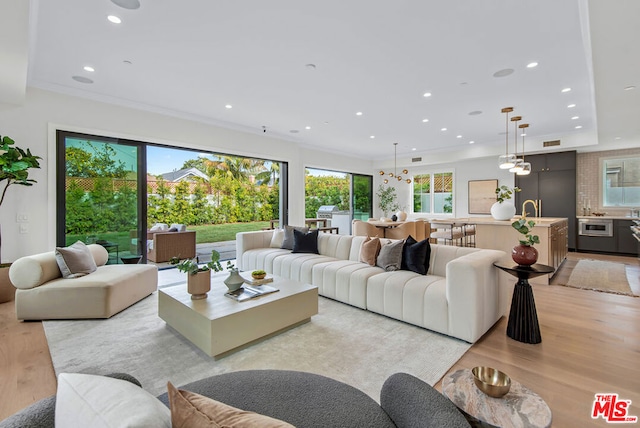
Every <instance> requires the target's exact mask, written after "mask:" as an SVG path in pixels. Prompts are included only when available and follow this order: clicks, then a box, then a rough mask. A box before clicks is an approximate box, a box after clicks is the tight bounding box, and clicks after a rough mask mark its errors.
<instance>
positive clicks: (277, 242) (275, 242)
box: [269, 229, 284, 248]
mask: <svg viewBox="0 0 640 428" xmlns="http://www.w3.org/2000/svg"><path fill="white" fill-rule="evenodd" d="M282 241H284V229H275V230H274V231H273V236H271V244H270V245H269V247H271V248H281V247H282Z"/></svg>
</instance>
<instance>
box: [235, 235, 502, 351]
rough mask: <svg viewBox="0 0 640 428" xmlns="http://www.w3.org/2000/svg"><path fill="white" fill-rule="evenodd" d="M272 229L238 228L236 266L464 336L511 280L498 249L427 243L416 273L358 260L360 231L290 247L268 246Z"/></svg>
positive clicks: (492, 312)
mask: <svg viewBox="0 0 640 428" xmlns="http://www.w3.org/2000/svg"><path fill="white" fill-rule="evenodd" d="M273 233H274V231H273V230H265V231H259V232H243V233H238V234H237V236H236V251H237V254H236V257H237V265H238V268H240V269H241V270H246V271H248V270H253V269H263V270H265V271H266V272H268V273H271V274H274V275H278V276H282V277H286V278H290V279H295V280H298V281H301V282H305V283H310V284H313V285H315V286H317V287H318V293H319V294H320V295H322V296H325V297H329V298H331V299H335V300H338V301H340V302H344V303H347V304H350V305H353V306H356V307H359V308H362V309H366V310H369V311H372V312H376V313H379V314H382V315H385V316H388V317H391V318H395V319H398V320H401V321H405V322H407V323H411V324H415V325H417V326H420V327H424V328H427V329H429V330H433V331H437V332H439V333H443V334H446V335H449V336H453V337H457V338H459V339H462V340H465V341H467V342H470V343H474V342H475V341H477V340H478V339H479V338H480V337H481V336H482V335H483V334H484V333H485V332H486V331H487V330H489V328H491V327H492V326H493V325H494V324H495V323H496V321H498V319H500V317H501V316H502V315H503V314H504V313H505V312H506V309H507V307H508V303H509V302H508V296H509V295H510V290H509V288H511V290H512V287H513V284H511V285H509V281H508V280H506V278H504V276H503V275H501V274H500V273H499V270H498V269H497V268H496V267H494V266H493V262H495V261H498V260H500V259H502V258H504V257H505V256H506V254H505V253H504V252H503V251H496V250H484V249H478V248H462V247H454V246H447V245H431V258H430V266H429V271H428V272H427V275H419V274H417V273H414V272H411V271H404V270H400V271H393V272H386V271H384V270H383V269H382V268H379V267H376V266H370V265H368V264H366V263H363V262H360V261H359V256H360V248H361V246H362V244H363V242H364V241H365V240H366V239H367V238H366V237H364V236H351V235H333V234H328V233H321V234H319V236H318V252H319V254H309V253H295V254H294V253H292V252H291V251H290V250H284V249H280V248H273V247H272V246H271V245H272V244H271V241H272V236H273ZM382 241H386V240H385V239H383V240H382Z"/></svg>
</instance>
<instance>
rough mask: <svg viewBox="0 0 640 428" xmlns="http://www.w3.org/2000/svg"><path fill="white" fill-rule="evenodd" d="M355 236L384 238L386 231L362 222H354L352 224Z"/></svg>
mask: <svg viewBox="0 0 640 428" xmlns="http://www.w3.org/2000/svg"><path fill="white" fill-rule="evenodd" d="M351 225H352V228H351V230H353V235H354V236H371V237H375V236H377V237H379V238H384V229H382V228H379V227H376V226H374V225H372V224H369V223H367V222H366V221H362V220H353V221H352V222H351Z"/></svg>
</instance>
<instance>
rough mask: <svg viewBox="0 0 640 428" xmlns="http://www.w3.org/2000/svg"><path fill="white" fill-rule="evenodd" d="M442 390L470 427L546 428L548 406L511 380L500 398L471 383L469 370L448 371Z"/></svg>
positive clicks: (548, 419) (518, 383) (549, 422)
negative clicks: (463, 414)
mask: <svg viewBox="0 0 640 428" xmlns="http://www.w3.org/2000/svg"><path fill="white" fill-rule="evenodd" d="M442 393H443V394H444V395H445V396H446V397H447V398H448V399H449V400H451V401H452V402H453V404H455V405H456V406H457V407H458V409H460V410H462V412H463V413H465V414H466V417H467V420H469V422H470V424H471V426H497V427H548V426H550V425H551V409H550V408H549V406H548V405H547V403H545V401H544V400H543V399H542V398H541V397H540V396H539V395H538V394H536V393H535V392H533V391H531V390H530V389H529V388H527V387H525V386H524V385H522V384H521V383H520V382H517V381H514V380H513V379H511V388H510V389H509V392H508V393H507V394H506V395H505V396H504V397H502V398H492V397H489V396H488V395H486V394H485V393H484V392H482V391H480V390H479V389H478V387H477V386H476V384H475V383H474V382H473V374H471V370H469V369H462V370H457V371H455V372H452V373H449V374H448V375H446V376H445V377H444V378H443V379H442Z"/></svg>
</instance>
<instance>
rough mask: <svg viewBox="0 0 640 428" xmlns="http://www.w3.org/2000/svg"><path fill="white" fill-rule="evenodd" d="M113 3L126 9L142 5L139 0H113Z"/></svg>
mask: <svg viewBox="0 0 640 428" xmlns="http://www.w3.org/2000/svg"><path fill="white" fill-rule="evenodd" d="M111 3H113V4H116V5H118V6H120V7H123V8H125V9H138V8H139V7H140V2H139V1H138V0H111Z"/></svg>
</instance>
